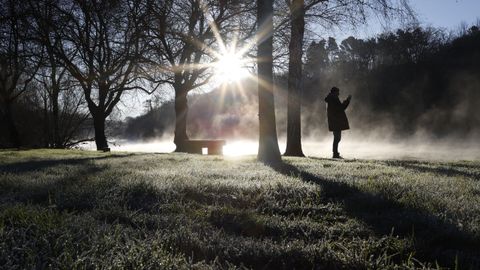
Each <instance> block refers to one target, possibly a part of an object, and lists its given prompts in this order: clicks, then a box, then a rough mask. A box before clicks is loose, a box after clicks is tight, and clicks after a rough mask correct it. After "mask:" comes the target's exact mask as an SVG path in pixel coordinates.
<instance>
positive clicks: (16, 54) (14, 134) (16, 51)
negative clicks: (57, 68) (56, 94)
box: [0, 0, 39, 147]
mask: <svg viewBox="0 0 480 270" xmlns="http://www.w3.org/2000/svg"><path fill="white" fill-rule="evenodd" d="M0 16H1V17H0V108H1V112H2V115H3V117H4V118H5V122H6V123H7V128H8V133H9V138H10V142H11V143H12V145H13V146H14V147H20V145H21V139H20V134H19V132H18V129H17V127H16V125H15V121H14V117H13V108H12V107H13V105H14V103H15V101H16V100H17V99H18V98H19V97H20V96H21V95H22V94H24V93H25V92H26V91H27V90H28V89H29V86H30V83H31V82H32V80H33V78H34V76H35V73H36V71H37V69H38V66H39V65H38V63H35V62H34V61H32V51H34V50H35V48H34V46H33V45H32V43H30V42H29V41H28V40H27V35H28V33H29V31H28V27H27V23H26V18H27V14H26V12H25V5H24V4H23V3H22V2H17V1H14V0H3V1H1V2H0Z"/></svg>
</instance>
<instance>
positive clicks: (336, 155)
mask: <svg viewBox="0 0 480 270" xmlns="http://www.w3.org/2000/svg"><path fill="white" fill-rule="evenodd" d="M333 158H338V159H343V157H342V156H340V153H333Z"/></svg>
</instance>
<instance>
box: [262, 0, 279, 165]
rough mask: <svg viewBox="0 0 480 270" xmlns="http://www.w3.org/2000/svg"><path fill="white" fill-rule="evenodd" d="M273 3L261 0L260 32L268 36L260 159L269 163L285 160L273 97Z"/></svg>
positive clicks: (265, 41) (264, 41)
mask: <svg viewBox="0 0 480 270" xmlns="http://www.w3.org/2000/svg"><path fill="white" fill-rule="evenodd" d="M272 16H273V0H258V1H257V21H258V26H259V29H258V31H257V32H258V33H267V34H266V35H267V36H266V37H261V38H259V39H258V44H257V45H258V53H257V65H258V117H259V135H260V136H259V142H258V156H257V159H258V160H259V161H261V162H263V163H266V164H274V163H278V162H280V161H281V156H280V150H279V148H278V140H277V130H276V122H275V105H274V97H273V57H272V51H273V45H272V36H273V20H272Z"/></svg>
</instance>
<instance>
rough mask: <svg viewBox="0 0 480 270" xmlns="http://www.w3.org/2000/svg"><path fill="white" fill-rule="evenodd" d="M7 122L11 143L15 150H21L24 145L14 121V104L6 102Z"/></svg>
mask: <svg viewBox="0 0 480 270" xmlns="http://www.w3.org/2000/svg"><path fill="white" fill-rule="evenodd" d="M5 120H6V121H7V127H8V131H9V132H8V135H9V138H10V143H11V144H12V146H13V147H15V148H20V146H21V145H22V143H21V140H20V134H19V133H18V129H17V126H16V125H15V121H14V119H13V112H12V104H11V102H8V101H7V102H5Z"/></svg>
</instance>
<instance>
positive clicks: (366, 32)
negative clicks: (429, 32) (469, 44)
mask: <svg viewBox="0 0 480 270" xmlns="http://www.w3.org/2000/svg"><path fill="white" fill-rule="evenodd" d="M410 5H411V7H412V8H413V10H414V11H415V12H416V14H417V19H418V22H419V23H420V25H421V26H423V27H430V26H431V27H435V28H443V29H444V30H446V31H447V32H450V31H455V30H458V29H459V28H460V25H461V24H462V23H466V24H467V25H468V26H470V25H472V24H475V23H476V22H477V21H479V20H480V0H410ZM382 24H384V22H380V20H379V19H377V18H371V19H370V21H369V23H368V24H367V25H364V26H360V27H358V28H357V29H352V27H348V26H346V27H343V28H342V29H334V30H323V31H322V30H320V29H318V30H317V29H316V30H315V33H314V34H313V39H320V38H326V37H328V36H333V37H335V38H336V39H337V42H339V41H341V40H343V39H345V38H347V37H349V36H355V37H359V38H368V37H373V36H375V35H377V34H379V33H382V32H384V31H385V30H388V28H387V29H386V28H384V26H382ZM388 27H390V29H397V28H401V27H402V25H401V24H400V23H398V22H397V23H395V22H393V23H392V24H391V25H390V26H388Z"/></svg>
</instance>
